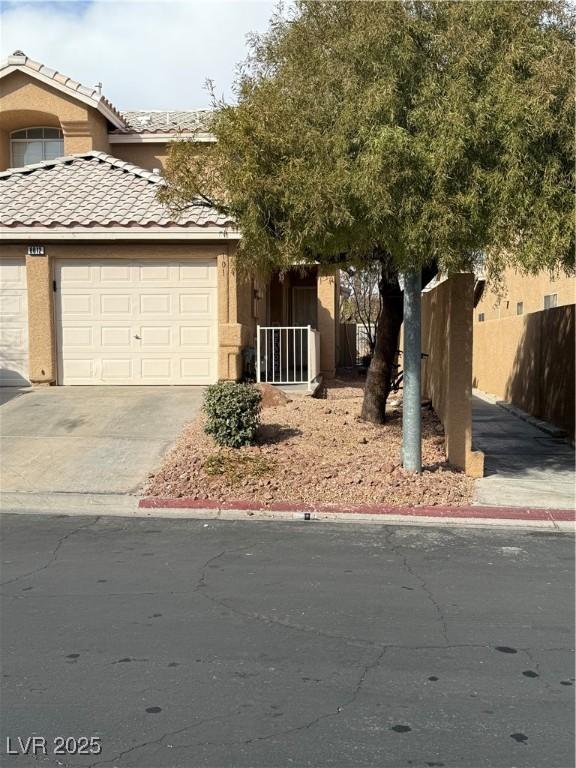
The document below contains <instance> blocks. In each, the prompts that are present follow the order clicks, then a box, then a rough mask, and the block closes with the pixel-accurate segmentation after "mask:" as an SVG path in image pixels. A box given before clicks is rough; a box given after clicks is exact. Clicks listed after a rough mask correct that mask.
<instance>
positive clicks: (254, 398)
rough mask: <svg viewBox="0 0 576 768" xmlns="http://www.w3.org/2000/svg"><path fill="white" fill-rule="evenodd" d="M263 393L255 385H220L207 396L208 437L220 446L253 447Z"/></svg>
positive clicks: (214, 386) (213, 387)
mask: <svg viewBox="0 0 576 768" xmlns="http://www.w3.org/2000/svg"><path fill="white" fill-rule="evenodd" d="M261 401H262V395H261V393H260V390H258V389H256V387H255V386H253V385H252V384H237V383H236V382H234V381H220V382H218V383H217V384H211V385H210V386H209V387H208V388H207V389H206V393H205V395H204V413H205V414H206V425H205V427H204V429H205V431H206V433H207V434H209V435H212V437H213V438H214V440H215V441H216V442H217V443H218V445H226V446H228V447H230V448H240V447H241V446H243V445H252V444H253V443H254V438H255V436H256V430H257V429H258V424H259V422H260V403H261Z"/></svg>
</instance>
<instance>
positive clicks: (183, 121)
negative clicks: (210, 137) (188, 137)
mask: <svg viewBox="0 0 576 768" xmlns="http://www.w3.org/2000/svg"><path fill="white" fill-rule="evenodd" d="M211 111H212V110H210V109H187V110H169V111H166V110H160V109H139V110H133V111H131V112H122V117H123V118H124V122H125V123H126V128H120V129H117V130H116V131H114V133H180V132H182V133H190V132H193V131H204V132H207V130H208V129H207V123H208V119H207V118H208V117H209V115H210V113H211Z"/></svg>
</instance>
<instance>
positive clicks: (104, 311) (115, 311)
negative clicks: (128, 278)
mask: <svg viewBox="0 0 576 768" xmlns="http://www.w3.org/2000/svg"><path fill="white" fill-rule="evenodd" d="M133 301H134V297H133V296H131V295H130V294H128V293H125V294H122V293H103V294H101V295H100V317H102V318H106V317H118V316H119V315H121V316H126V315H132V310H133Z"/></svg>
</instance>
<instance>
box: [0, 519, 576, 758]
mask: <svg viewBox="0 0 576 768" xmlns="http://www.w3.org/2000/svg"><path fill="white" fill-rule="evenodd" d="M1 541H2V548H1V560H2V568H1V574H0V576H1V578H0V581H1V593H2V623H1V636H0V640H1V645H0V648H1V662H2V696H1V702H0V703H1V734H0V739H1V740H0V755H1V764H2V766H6V768H10V766H14V767H15V768H22V767H23V766H118V768H150V767H154V768H169V767H171V766H182V767H183V768H184V767H186V768H203V767H204V766H210V767H219V766H226V767H229V766H230V767H234V768H235V767H236V766H238V767H239V768H244V766H246V767H247V766H254V767H255V768H272V767H273V766H314V767H315V768H319V767H321V766H354V767H356V766H378V767H379V768H396V767H398V768H400V767H402V768H403V767H405V766H412V767H413V768H421V767H422V768H426V767H427V768H433V767H434V768H444V767H445V768H449V767H450V768H477V767H478V768H480V767H482V766H487V767H488V766H490V768H512V767H514V768H524V767H528V766H530V767H538V768H541V767H543V766H546V768H570V767H571V766H573V765H574V690H575V688H574V682H575V681H574V677H575V674H574V658H573V648H574V539H573V537H572V536H570V535H567V534H565V533H560V532H559V533H553V532H545V531H542V532H539V531H515V530H510V529H506V530H496V529H495V530H489V529H483V530H477V529H475V530H473V529H466V528H459V529H442V528H418V527H409V526H406V527H392V526H356V525H345V524H340V525H336V524H334V525H331V524H318V523H313V522H311V523H304V522H301V523H300V522H298V523H265V522H253V523H246V522H237V523H235V522H222V521H213V522H212V521H195V520H166V519H162V520H160V519H143V518H140V519H128V518H92V517H66V516H63V515H62V516H48V515H46V516H28V515H3V516H2V519H1ZM32 736H36V737H37V739H38V740H37V741H36V742H35V743H34V748H33V747H32V742H31V741H27V739H29V738H30V737H32ZM81 737H85V738H86V741H84V740H83V739H82V738H81ZM90 738H93V739H94V741H93V742H89V739H90ZM18 739H20V740H18ZM42 739H45V742H42V741H41V740H42ZM64 739H68V741H67V742H65V741H64ZM43 743H44V748H43V747H42V744H43ZM100 748H101V752H100V753H99V754H98V753H97V752H98V750H99V749H100ZM26 749H28V752H29V754H28V755H26V754H24V752H25V751H26ZM91 749H92V750H93V753H90V754H72V753H73V752H79V751H80V752H82V751H88V750H91ZM31 751H36V754H35V755H32V754H30V752H31ZM62 751H63V752H64V754H55V752H62ZM44 752H46V753H47V754H44ZM12 753H17V754H12Z"/></svg>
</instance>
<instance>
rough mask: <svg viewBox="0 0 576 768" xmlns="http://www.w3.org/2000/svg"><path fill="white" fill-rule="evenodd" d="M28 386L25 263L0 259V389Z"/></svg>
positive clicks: (19, 260) (20, 260)
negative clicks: (0, 387)
mask: <svg viewBox="0 0 576 768" xmlns="http://www.w3.org/2000/svg"><path fill="white" fill-rule="evenodd" d="M29 383H30V382H29V381H28V306H27V300H26V264H25V262H24V259H0V386H3V387H22V386H28V384H29Z"/></svg>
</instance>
